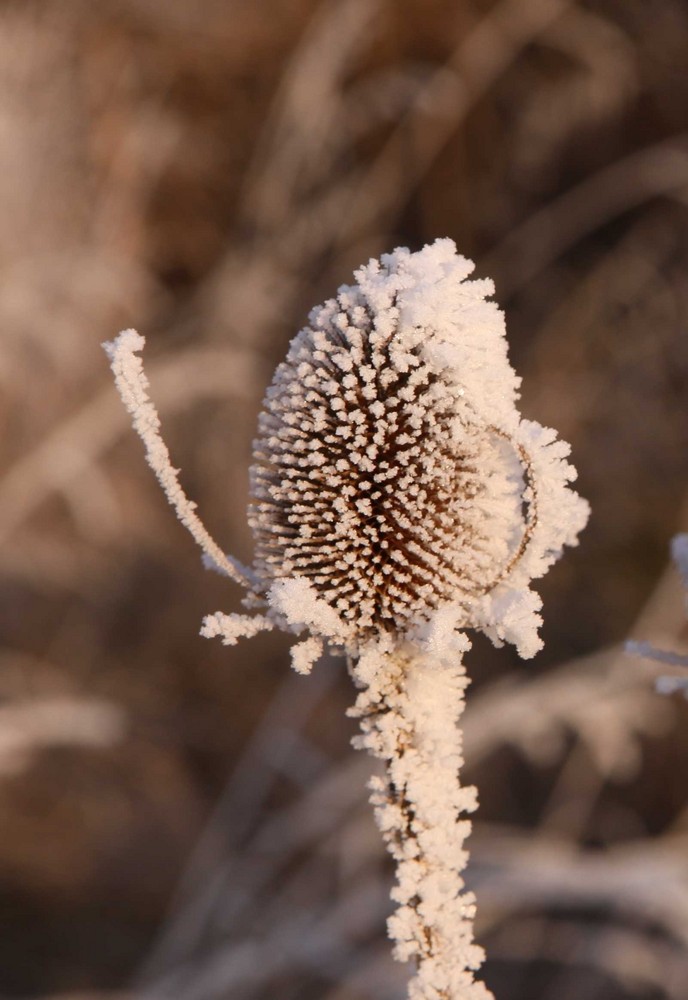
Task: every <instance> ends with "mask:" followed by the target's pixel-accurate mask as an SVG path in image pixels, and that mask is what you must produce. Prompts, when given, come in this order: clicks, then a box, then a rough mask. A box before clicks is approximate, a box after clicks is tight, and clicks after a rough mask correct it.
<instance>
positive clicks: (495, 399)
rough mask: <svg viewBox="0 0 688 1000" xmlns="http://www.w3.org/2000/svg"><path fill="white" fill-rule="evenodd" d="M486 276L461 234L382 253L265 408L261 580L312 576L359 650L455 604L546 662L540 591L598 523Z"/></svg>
mask: <svg viewBox="0 0 688 1000" xmlns="http://www.w3.org/2000/svg"><path fill="white" fill-rule="evenodd" d="M472 270H473V264H472V263H471V262H470V261H468V260H466V258H464V257H461V256H459V255H457V253H456V248H455V246H454V244H453V243H452V241H451V240H438V241H437V242H436V243H434V244H432V245H431V246H427V247H425V248H424V249H423V250H421V251H419V252H418V253H410V252H409V251H408V250H407V249H404V248H401V249H398V250H395V251H394V252H393V253H391V254H386V255H383V256H382V257H381V258H380V260H379V261H378V260H371V261H370V262H369V264H367V265H366V266H364V267H362V268H360V270H358V271H357V272H356V274H355V278H356V284H354V285H344V286H342V287H341V288H340V289H339V291H338V293H337V296H336V298H334V299H331V300H329V301H327V302H325V303H324V305H322V306H319V307H318V308H316V309H314V310H313V311H312V312H311V314H310V317H309V325H308V326H306V327H305V328H304V329H303V330H301V331H300V333H299V334H298V335H297V336H296V337H295V339H294V340H293V341H292V343H291V346H290V348H289V352H288V354H287V358H286V360H285V361H284V362H283V363H282V364H281V365H280V366H279V367H278V368H277V371H276V372H275V376H274V379H273V382H272V385H271V386H270V388H269V390H268V392H267V395H266V398H265V404H264V411H263V413H262V414H261V416H260V420H259V436H258V439H257V441H256V443H255V449H254V458H255V463H254V465H253V467H252V470H251V487H252V496H253V502H252V505H251V508H250V511H249V520H250V523H251V527H252V529H253V533H254V538H255V546H256V555H255V566H254V570H255V572H256V574H257V577H258V579H259V580H260V582H261V585H262V588H263V590H264V591H268V590H270V588H271V587H272V585H273V583H274V582H275V581H277V580H285V579H298V580H300V581H307V582H308V584H309V585H310V587H309V590H308V592H306V590H305V589H302V596H303V599H304V606H305V604H308V602H314V601H315V602H318V601H320V602H323V601H324V602H325V603H326V604H327V605H328V606H329V607H330V608H332V609H333V610H334V611H336V613H337V615H338V616H339V622H337V624H336V626H335V625H334V623H333V622H331V627H330V629H329V630H328V629H323V630H322V631H318V634H320V635H321V636H322V637H323V638H325V639H329V640H330V641H334V642H336V643H337V644H344V645H346V646H347V647H349V648H350V649H356V648H358V647H359V646H360V644H361V643H362V642H365V641H367V640H369V639H370V638H371V637H375V636H380V635H383V634H387V635H389V636H396V637H399V636H402V635H403V636H406V637H409V636H411V635H412V634H413V632H414V630H416V631H417V630H418V629H419V628H422V627H423V623H424V622H427V621H428V620H429V617H430V616H431V614H432V612H434V611H436V610H437V609H440V608H452V609H453V610H452V614H453V619H454V626H455V627H459V628H460V627H466V626H472V627H477V628H481V629H483V630H484V631H486V632H487V633H488V634H489V635H490V636H491V637H492V638H493V639H494V640H495V641H497V642H500V641H502V640H504V639H506V640H508V641H513V642H515V643H516V645H517V646H518V647H519V651H520V652H521V653H522V655H525V656H532V655H533V653H534V652H536V651H537V649H538V648H539V646H540V642H539V639H538V638H537V626H538V625H539V624H540V618H539V616H538V613H537V612H538V610H539V599H538V598H537V596H536V595H534V594H532V593H530V592H529V591H528V585H529V583H530V580H531V579H532V578H534V577H537V576H540V575H542V573H543V572H545V570H546V569H547V568H548V566H549V565H550V564H551V562H553V561H554V560H555V559H556V558H557V557H558V555H559V554H560V552H561V549H562V546H563V545H564V544H575V540H576V536H577V534H578V532H579V531H580V529H581V528H582V527H583V525H584V523H585V521H586V519H587V514H588V508H587V504H586V503H585V501H583V500H581V499H580V497H578V496H577V494H575V493H574V492H572V491H571V490H570V489H568V484H569V482H570V481H571V480H572V479H573V478H574V477H575V470H574V469H573V468H572V466H570V465H569V464H568V463H567V462H566V461H565V457H566V455H567V454H568V446H567V445H565V444H564V443H562V442H558V441H556V435H555V433H554V432H553V431H549V430H547V429H546V428H543V427H540V425H539V424H535V423H532V422H529V421H521V419H520V417H519V414H518V411H517V409H516V400H517V395H518V393H517V390H518V385H519V379H518V378H517V376H516V374H515V373H514V371H513V369H512V368H511V366H510V364H509V361H508V358H507V347H506V339H505V327H504V318H503V315H502V313H501V312H500V310H499V309H498V308H497V306H496V305H495V303H494V302H493V301H491V300H490V299H489V298H488V296H490V295H491V294H492V292H493V285H492V282H490V281H486V280H482V281H476V280H470V279H469V277H468V276H469V274H470V273H471V271H472ZM271 603H272V607H273V608H275V605H274V602H271ZM297 617H298V616H297ZM302 619H303V621H304V622H305V616H302ZM316 631H317V630H316Z"/></svg>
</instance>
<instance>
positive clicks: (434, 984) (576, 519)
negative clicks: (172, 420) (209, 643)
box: [106, 240, 688, 1000]
mask: <svg viewBox="0 0 688 1000" xmlns="http://www.w3.org/2000/svg"><path fill="white" fill-rule="evenodd" d="M472 271H473V264H472V263H471V261H469V260H466V258H464V257H461V256H459V255H458V254H457V253H456V248H455V246H454V244H453V243H452V242H451V240H438V241H437V242H436V243H434V244H432V245H431V246H427V247H424V249H423V250H421V251H419V252H418V253H411V252H410V251H409V250H406V249H404V248H401V249H397V250H395V251H394V252H393V253H391V254H386V255H383V256H382V257H381V258H380V260H371V261H370V262H369V263H368V264H367V265H366V266H365V267H362V268H360V270H359V271H357V272H356V274H355V279H356V283H355V284H353V285H350V286H342V288H340V289H339V291H338V293H337V296H336V298H334V299H330V300H329V301H327V302H325V303H324V305H322V306H319V307H318V308H316V309H314V310H313V311H312V313H311V314H310V317H309V325H308V326H306V327H305V328H304V329H303V330H301V332H300V333H299V334H298V335H297V336H296V337H295V338H294V340H293V341H292V343H291V345H290V348H289V352H288V354H287V358H286V360H285V361H284V363H283V364H281V365H280V366H279V367H278V368H277V371H276V372H275V376H274V379H273V382H272V385H271V386H270V388H269V389H268V392H267V395H266V398H265V403H264V411H263V413H262V414H261V417H260V420H259V428H258V439H257V441H256V443H255V449H254V465H253V467H252V470H251V492H252V502H251V507H250V511H249V520H250V523H251V527H252V529H253V534H254V540H255V549H256V555H255V563H254V566H253V568H251V569H247V568H246V567H242V566H241V564H240V563H238V562H237V561H236V560H234V559H231V558H228V557H226V556H225V555H224V553H223V552H222V550H221V549H220V548H219V547H218V546H217V544H216V543H215V542H214V541H213V540H212V539H211V538H210V536H209V535H208V533H207V531H206V530H205V528H204V527H203V525H202V524H201V522H200V521H199V519H198V517H197V516H196V514H195V512H194V505H193V504H192V503H191V502H190V501H189V500H188V499H187V498H186V497H185V495H184V493H183V491H182V490H181V486H180V484H179V480H178V477H177V471H176V470H175V469H174V468H173V467H172V465H171V463H170V459H169V455H168V452H167V448H166V447H165V445H164V442H163V441H162V438H161V437H160V434H159V421H158V417H157V414H156V412H155V410H154V408H153V406H152V404H151V402H150V400H149V399H148V396H147V382H146V379H145V375H144V373H143V370H142V367H141V362H140V359H139V358H138V357H137V352H138V351H139V350H140V349H141V347H142V346H143V338H141V337H139V336H138V334H136V333H135V332H134V331H126V332H125V333H124V334H121V335H120V337H119V338H118V339H117V340H116V341H115V342H114V343H113V344H109V345H107V346H106V349H107V350H108V353H109V355H110V358H111V361H112V367H113V370H114V372H115V377H116V379H117V385H118V388H119V389H120V392H121V394H122V396H123V399H124V401H125V404H126V405H127V407H128V409H129V410H130V412H131V414H132V416H133V419H134V425H135V427H136V429H137V431H138V432H139V434H140V435H141V437H142V439H143V441H144V444H145V446H146V451H147V456H148V460H149V462H150V464H151V466H152V467H153V469H154V471H155V473H156V475H157V476H158V479H159V480H160V483H161V485H162V486H163V488H164V490H165V492H166V494H167V496H168V499H169V500H170V502H171V503H172V504H173V506H174V507H175V509H176V510H177V513H178V514H179V517H180V518H181V520H182V521H183V523H184V524H185V525H186V526H187V528H188V529H189V531H190V532H191V533H192V535H193V536H194V538H195V539H196V540H197V541H198V542H199V544H200V545H201V548H202V549H203V550H204V552H205V553H206V555H207V557H208V558H209V559H210V560H211V561H212V563H213V565H215V566H217V567H219V568H221V569H222V570H223V571H224V572H225V573H226V574H227V575H229V576H230V577H232V578H233V579H234V580H236V581H238V582H240V583H242V584H243V585H244V586H245V587H246V588H247V590H248V592H249V593H248V598H247V600H246V602H245V603H246V604H247V606H248V607H251V608H256V607H261V609H262V611H263V614H259V615H253V616H250V615H225V614H223V613H221V612H218V613H217V614H214V615H209V616H208V617H207V618H206V619H205V621H204V624H203V629H202V634H203V635H204V636H208V637H219V638H221V639H222V641H223V642H225V643H227V644H234V643H236V642H237V641H238V639H239V638H242V637H248V636H251V635H254V634H255V633H256V632H258V631H260V630H262V629H269V628H273V627H278V628H281V629H284V630H286V631H289V632H292V633H296V634H297V635H301V636H302V638H301V639H300V641H299V642H298V643H297V644H296V645H295V646H294V647H293V649H292V662H293V665H294V667H295V669H296V670H297V671H299V672H300V673H308V672H309V671H310V669H311V668H312V666H313V664H314V663H315V662H316V660H317V659H318V658H319V657H320V655H321V653H322V652H323V651H324V649H325V647H326V646H329V647H330V648H335V649H342V650H344V651H345V652H346V653H347V654H348V656H349V663H350V670H351V673H352V675H353V678H354V680H355V682H356V684H357V685H358V687H359V689H360V693H359V695H358V698H357V701H356V705H355V708H354V710H353V714H354V715H356V716H358V717H359V718H360V720H361V733H362V735H361V736H360V737H359V738H358V741H357V743H358V745H359V746H361V747H363V748H365V749H367V750H368V751H369V752H371V753H373V754H374V755H376V756H378V757H380V758H381V759H383V760H384V761H385V764H386V768H387V772H386V774H387V776H386V781H381V780H379V779H376V780H375V782H374V783H373V784H372V789H373V794H372V801H373V803H374V805H375V809H376V816H377V821H378V824H379V826H380V829H381V831H382V834H383V837H384V839H385V841H386V843H387V846H388V849H389V851H390V853H391V854H392V856H393V857H394V859H395V861H396V862H397V866H398V867H397V885H396V886H395V889H394V892H393V897H394V899H395V901H396V902H397V904H398V909H397V910H396V912H395V913H394V915H393V916H392V917H391V918H390V921H389V931H390V935H391V936H392V937H393V938H394V940H395V942H396V944H395V954H396V956H397V957H398V958H399V959H401V960H407V959H413V960H414V961H415V963H416V973H415V975H414V977H413V978H412V980H411V983H410V986H409V997H410V1000H490V997H491V994H490V993H489V991H488V990H487V989H486V987H485V986H484V985H483V984H481V983H479V982H476V981H475V980H474V978H473V972H474V971H475V970H476V969H477V968H478V967H479V965H480V964H481V962H482V959H483V954H482V950H481V949H480V948H479V947H478V946H477V945H476V944H475V943H474V941H473V917H474V910H475V902H474V899H473V896H472V894H471V893H470V892H466V891H465V888H464V883H463V880H462V877H461V872H462V871H463V869H464V868H465V865H466V861H467V852H466V850H465V848H464V841H465V838H466V837H467V835H468V833H469V832H470V823H469V821H468V820H467V819H465V815H466V814H467V813H470V812H471V811H472V810H474V809H475V808H476V804H477V799H476V793H475V789H473V788H464V787H462V786H461V785H460V783H459V780H458V772H459V769H460V767H461V764H462V757H461V734H460V730H459V728H458V719H459V716H460V714H461V711H462V709H463V704H464V702H463V692H464V689H465V686H466V683H467V679H466V675H465V672H464V667H463V664H462V655H463V652H464V651H465V650H466V649H468V648H469V646H470V643H469V640H468V639H467V637H466V635H465V633H464V631H463V630H464V629H467V628H474V629H478V630H481V631H483V632H484V633H485V634H486V635H488V636H489V637H490V638H491V639H492V641H493V642H495V643H496V644H497V645H499V644H501V643H502V642H510V643H513V644H514V645H515V646H516V648H517V649H518V652H519V654H520V655H521V656H523V657H529V656H533V655H534V653H536V652H537V650H538V649H539V648H540V645H541V642H540V639H539V637H538V632H537V630H538V627H539V626H540V624H541V617H540V613H539V612H540V606H541V602H540V598H539V596H538V595H537V593H535V592H534V591H531V590H530V584H531V581H532V580H534V579H537V578H539V577H540V576H542V575H543V574H544V573H545V572H546V571H547V569H548V568H549V566H550V565H551V564H552V563H553V562H554V561H555V560H556V559H558V558H559V556H560V555H561V551H562V548H563V546H564V545H575V544H576V543H577V536H578V533H579V532H580V530H581V529H582V528H583V526H584V525H585V522H586V520H587V517H588V505H587V503H586V502H585V501H584V500H582V499H581V498H580V497H579V496H578V495H577V494H576V493H575V492H573V490H572V489H571V488H570V484H571V482H572V481H573V480H574V479H575V475H576V473H575V470H574V468H573V467H572V466H571V465H570V464H569V463H568V461H567V456H568V452H569V448H568V445H566V444H565V443H563V442H561V441H558V440H557V439H556V434H555V432H554V431H552V430H548V429H547V428H544V427H541V426H540V425H539V424H536V423H533V422H532V421H524V420H521V418H520V415H519V413H518V410H517V408H516V402H517V398H518V387H519V379H518V378H517V376H516V374H515V373H514V371H513V369H512V368H511V366H510V364H509V361H508V357H507V345H506V338H505V328H504V318H503V315H502V313H501V312H500V310H499V309H498V308H497V306H496V305H495V303H494V302H493V301H491V299H490V296H491V295H492V293H493V286H492V283H491V282H490V281H474V280H471V279H470V278H469V275H470V274H471V272H472ZM675 557H676V560H677V562H678V564H679V567H680V568H681V571H682V572H683V574H684V576H686V575H688V540H687V539H686V538H685V536H684V538H683V540H679V541H677V543H676V544H675ZM304 633H305V634H304Z"/></svg>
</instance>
